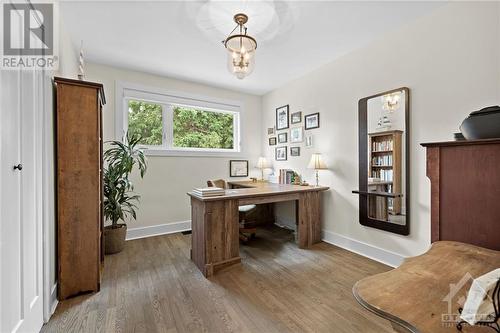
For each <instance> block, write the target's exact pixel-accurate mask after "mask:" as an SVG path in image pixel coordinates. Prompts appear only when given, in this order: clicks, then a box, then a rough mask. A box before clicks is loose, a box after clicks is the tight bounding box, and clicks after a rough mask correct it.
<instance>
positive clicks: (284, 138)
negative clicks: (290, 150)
mask: <svg viewBox="0 0 500 333" xmlns="http://www.w3.org/2000/svg"><path fill="white" fill-rule="evenodd" d="M287 141H288V133H286V132H284V133H278V143H287Z"/></svg>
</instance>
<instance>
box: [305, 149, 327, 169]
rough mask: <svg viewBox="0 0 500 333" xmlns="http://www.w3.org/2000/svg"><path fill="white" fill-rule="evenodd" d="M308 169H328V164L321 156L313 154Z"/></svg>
mask: <svg viewBox="0 0 500 333" xmlns="http://www.w3.org/2000/svg"><path fill="white" fill-rule="evenodd" d="M307 168H308V169H315V170H321V169H327V166H326V163H325V162H324V161H323V158H322V157H321V154H317V153H315V154H312V156H311V160H310V161H309V164H308V165H307Z"/></svg>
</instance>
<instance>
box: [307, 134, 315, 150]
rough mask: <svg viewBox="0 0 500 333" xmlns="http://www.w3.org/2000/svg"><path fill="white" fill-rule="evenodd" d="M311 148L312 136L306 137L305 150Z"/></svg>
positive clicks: (312, 144)
mask: <svg viewBox="0 0 500 333" xmlns="http://www.w3.org/2000/svg"><path fill="white" fill-rule="evenodd" d="M313 147H314V141H313V136H312V135H306V148H313Z"/></svg>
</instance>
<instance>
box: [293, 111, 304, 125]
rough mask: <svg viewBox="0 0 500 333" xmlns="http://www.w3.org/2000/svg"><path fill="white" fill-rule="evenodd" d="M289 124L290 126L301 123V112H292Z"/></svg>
mask: <svg viewBox="0 0 500 333" xmlns="http://www.w3.org/2000/svg"><path fill="white" fill-rule="evenodd" d="M290 119H291V123H292V124H298V123H300V122H301V121H302V112H294V113H292V115H291V117H290Z"/></svg>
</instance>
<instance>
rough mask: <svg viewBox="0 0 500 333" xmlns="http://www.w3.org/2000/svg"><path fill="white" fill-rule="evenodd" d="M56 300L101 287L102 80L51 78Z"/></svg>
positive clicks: (93, 290)
mask: <svg viewBox="0 0 500 333" xmlns="http://www.w3.org/2000/svg"><path fill="white" fill-rule="evenodd" d="M54 84H55V90H56V132H57V139H56V156H57V157H56V159H57V168H56V170H57V171H56V176H57V201H56V202H57V253H58V254H57V258H58V299H59V300H64V299H66V298H68V297H71V296H76V295H79V294H82V293H87V292H96V291H98V290H99V288H100V275H101V266H102V262H103V260H104V252H103V238H102V230H103V206H102V203H103V197H102V195H103V193H102V115H101V112H102V105H103V104H105V97H104V91H103V86H102V84H99V83H92V82H86V81H79V80H72V79H66V78H60V77H56V78H54Z"/></svg>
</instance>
